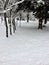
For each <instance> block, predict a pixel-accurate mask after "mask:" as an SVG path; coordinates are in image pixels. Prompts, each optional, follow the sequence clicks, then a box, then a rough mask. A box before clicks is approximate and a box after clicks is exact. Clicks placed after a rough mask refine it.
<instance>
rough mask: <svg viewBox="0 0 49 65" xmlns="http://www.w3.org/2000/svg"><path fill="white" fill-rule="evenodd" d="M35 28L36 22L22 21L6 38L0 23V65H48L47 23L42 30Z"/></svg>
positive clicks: (48, 39) (2, 25)
mask: <svg viewBox="0 0 49 65" xmlns="http://www.w3.org/2000/svg"><path fill="white" fill-rule="evenodd" d="M37 28H38V22H37V21H32V22H29V23H27V22H23V21H22V22H21V27H20V26H17V30H16V33H15V34H13V35H12V36H10V35H9V37H8V38H6V36H5V26H4V23H1V22H0V65H49V23H47V24H46V27H45V28H43V30H38V29H37Z"/></svg>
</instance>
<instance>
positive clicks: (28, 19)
mask: <svg viewBox="0 0 49 65" xmlns="http://www.w3.org/2000/svg"><path fill="white" fill-rule="evenodd" d="M27 22H29V13H27Z"/></svg>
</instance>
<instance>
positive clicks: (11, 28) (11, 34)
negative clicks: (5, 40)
mask: <svg viewBox="0 0 49 65" xmlns="http://www.w3.org/2000/svg"><path fill="white" fill-rule="evenodd" d="M9 27H10V35H12V26H11V10H10V25H9Z"/></svg>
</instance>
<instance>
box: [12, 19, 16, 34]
mask: <svg viewBox="0 0 49 65" xmlns="http://www.w3.org/2000/svg"><path fill="white" fill-rule="evenodd" d="M12 24H13V33H15V31H16V25H15V18H13V21H12Z"/></svg>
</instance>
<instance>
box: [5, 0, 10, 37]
mask: <svg viewBox="0 0 49 65" xmlns="http://www.w3.org/2000/svg"><path fill="white" fill-rule="evenodd" d="M8 2H9V0H6V2H5V5H4V10H5V9H6V6H7V4H8ZM4 20H5V26H6V37H8V25H7V20H6V13H4Z"/></svg>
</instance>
